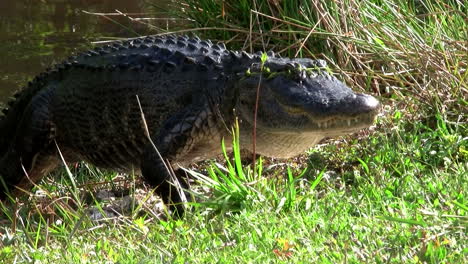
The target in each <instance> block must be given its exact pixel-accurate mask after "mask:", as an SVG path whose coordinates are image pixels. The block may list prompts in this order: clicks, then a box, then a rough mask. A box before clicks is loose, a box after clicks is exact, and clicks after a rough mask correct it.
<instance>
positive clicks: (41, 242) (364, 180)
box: [0, 0, 468, 263]
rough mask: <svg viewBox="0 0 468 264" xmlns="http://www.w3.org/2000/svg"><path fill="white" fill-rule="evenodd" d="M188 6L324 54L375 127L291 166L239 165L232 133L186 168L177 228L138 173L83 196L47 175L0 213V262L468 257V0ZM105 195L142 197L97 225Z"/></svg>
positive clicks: (75, 171) (106, 180)
mask: <svg viewBox="0 0 468 264" xmlns="http://www.w3.org/2000/svg"><path fill="white" fill-rule="evenodd" d="M182 2H183V3H186V4H183V5H179V7H180V6H182V7H184V9H183V12H182V13H181V12H179V13H178V14H179V15H181V16H186V17H189V18H191V19H192V20H193V23H194V25H195V26H197V27H211V28H217V30H213V29H212V30H199V31H197V34H200V35H203V36H204V37H207V38H212V39H215V40H223V41H227V42H228V46H230V47H235V48H244V49H246V50H248V51H249V50H250V49H252V50H270V49H272V50H275V51H276V52H279V53H280V54H281V55H284V56H289V57H293V56H296V55H297V56H303V57H312V58H321V59H325V60H327V61H328V62H329V64H330V67H331V68H332V69H334V71H337V72H339V73H340V77H341V78H342V79H343V80H345V81H346V82H347V83H348V84H349V85H350V86H351V87H353V89H355V90H358V91H365V92H366V93H370V94H373V95H376V96H379V98H380V100H381V101H382V103H383V105H384V107H383V112H382V115H381V116H379V117H378V120H377V124H376V126H375V127H373V128H372V129H370V130H367V131H365V132H362V133H359V134H358V135H354V136H349V137H344V138H341V139H333V140H329V141H327V142H326V144H322V145H320V146H317V147H316V148H314V149H313V150H311V151H310V152H309V153H308V155H307V156H304V157H301V158H299V159H293V160H290V161H288V163H286V164H281V163H279V162H283V161H276V160H269V159H265V158H259V159H257V161H256V165H255V166H253V165H252V164H245V163H243V162H242V161H241V155H240V151H239V147H242V146H239V142H238V141H237V139H238V138H237V137H234V139H235V140H234V142H233V146H234V151H233V154H232V156H229V155H227V153H225V154H224V159H220V160H216V161H210V162H208V164H207V166H206V170H205V169H197V170H194V169H190V168H187V172H188V173H189V174H192V175H193V178H194V180H195V181H196V184H195V186H194V187H195V188H194V193H195V194H194V195H195V196H196V197H197V202H196V203H193V204H191V207H192V210H189V212H188V213H187V215H186V216H185V217H184V218H182V219H178V220H176V219H172V218H171V217H170V216H168V215H166V214H165V213H160V214H158V213H156V210H155V208H154V207H155V205H154V198H153V196H152V194H151V190H148V188H146V187H144V186H143V184H142V183H141V180H140V179H139V178H138V177H135V176H134V175H129V176H123V175H119V174H115V173H107V172H101V171H99V170H97V169H95V168H90V167H87V166H86V165H80V166H78V167H76V168H72V170H71V173H72V175H73V177H74V179H75V181H76V186H77V187H76V188H73V187H70V186H73V184H72V183H71V182H70V177H68V176H66V175H65V174H63V173H57V174H54V175H51V176H49V177H48V178H47V179H45V180H44V181H43V182H42V183H41V185H40V188H41V189H43V192H41V193H44V194H43V196H45V197H46V198H40V197H39V198H37V192H36V196H32V197H31V198H30V199H29V200H27V201H19V202H18V203H16V204H15V205H13V206H8V207H7V206H3V207H2V208H1V211H2V212H3V213H4V215H5V217H3V218H2V219H4V220H0V221H2V222H1V223H0V263H2V261H3V262H4V263H15V262H16V263H30V262H34V261H37V262H38V263H117V262H119V263H236V262H238V263H284V262H286V263H466V262H467V261H468V257H467V255H468V250H467V245H468V236H467V235H466V234H467V226H468V217H467V210H468V201H467V193H466V190H467V189H468V178H467V176H466V175H468V133H467V116H468V111H467V105H468V103H467V101H468V99H467V94H468V91H467V75H468V73H467V71H466V67H467V61H468V55H467V54H468V52H467V42H466V40H467V39H468V30H467V28H468V25H467V21H468V20H467V15H466V14H467V13H468V10H467V8H468V7H467V5H466V4H465V3H463V2H461V1H439V0H432V1H400V0H394V1H352V0H350V1H318V0H313V1H263V0H256V1H238V2H236V3H237V4H236V5H233V4H232V3H233V2H230V1H215V0H201V1H191V0H186V1H182ZM298 3H301V4H300V5H299V4H298ZM187 26H190V25H187ZM233 134H238V132H236V130H235V129H234V130H233ZM220 149H222V144H221V142H220ZM254 167H255V173H254V171H253V170H254ZM90 182H91V184H90ZM103 189H104V190H109V189H110V190H114V189H123V190H130V191H129V193H130V195H131V197H135V198H134V199H132V200H131V201H133V202H134V204H133V205H132V206H131V207H130V209H129V211H128V212H125V213H119V214H117V215H116V216H113V217H109V218H107V219H105V220H99V221H94V220H91V218H90V217H89V214H88V211H87V210H88V209H89V208H91V207H97V208H98V211H102V212H103V210H104V208H105V207H106V206H107V205H106V202H105V201H102V200H101V199H98V198H96V197H87V196H89V195H87V194H88V193H94V192H97V191H98V190H103ZM36 190H37V188H36ZM70 190H71V191H70ZM138 190H139V191H142V192H143V193H144V194H143V195H141V196H138V195H136V194H135V193H137V191H138ZM73 192H76V193H77V195H75V196H74V195H72V194H73ZM80 204H81V205H83V206H84V207H80V206H79V205H80Z"/></svg>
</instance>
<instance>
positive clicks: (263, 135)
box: [240, 122, 326, 158]
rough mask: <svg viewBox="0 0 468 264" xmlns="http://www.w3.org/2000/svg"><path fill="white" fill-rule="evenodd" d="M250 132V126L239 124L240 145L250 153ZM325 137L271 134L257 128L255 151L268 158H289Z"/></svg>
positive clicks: (303, 134) (301, 133) (317, 134)
mask: <svg viewBox="0 0 468 264" xmlns="http://www.w3.org/2000/svg"><path fill="white" fill-rule="evenodd" d="M244 123H247V122H244ZM252 131H253V128H252V126H250V125H247V124H241V129H240V141H241V142H240V144H241V147H242V148H244V149H248V150H250V151H252ZM325 137H326V136H325V135H323V134H320V133H306V132H300V133H299V132H298V133H271V132H269V131H266V130H264V129H261V128H257V129H256V150H255V151H256V153H258V154H261V155H264V156H268V157H277V158H291V157H294V156H297V155H299V154H301V153H304V152H305V151H307V150H308V149H310V148H311V147H312V146H314V145H316V144H317V143H318V142H320V140H322V139H323V138H325Z"/></svg>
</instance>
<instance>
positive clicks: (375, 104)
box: [359, 94, 380, 110]
mask: <svg viewBox="0 0 468 264" xmlns="http://www.w3.org/2000/svg"><path fill="white" fill-rule="evenodd" d="M359 96H360V97H361V101H362V103H363V106H365V107H366V108H368V109H370V110H376V109H378V108H379V107H380V102H379V100H377V99H376V98H375V97H373V96H371V95H367V94H360V95H359Z"/></svg>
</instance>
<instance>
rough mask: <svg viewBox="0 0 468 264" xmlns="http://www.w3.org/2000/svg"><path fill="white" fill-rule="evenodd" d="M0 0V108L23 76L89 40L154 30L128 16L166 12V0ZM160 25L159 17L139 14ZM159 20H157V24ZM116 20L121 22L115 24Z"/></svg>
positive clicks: (21, 83) (24, 80) (28, 77)
mask: <svg viewBox="0 0 468 264" xmlns="http://www.w3.org/2000/svg"><path fill="white" fill-rule="evenodd" d="M147 2H148V0H147V1H144V0H139V1H135V0H41V1H40V0H0V108H1V104H2V103H5V102H6V101H7V100H8V97H9V96H11V95H12V94H13V93H14V92H15V91H17V90H19V89H20V88H21V87H23V86H24V85H25V84H26V83H27V81H28V80H31V79H32V78H33V77H34V76H35V75H37V74H38V73H40V72H42V71H44V70H45V68H47V67H50V66H51V65H53V64H54V63H58V62H61V61H62V60H63V59H65V58H67V57H68V56H70V55H71V54H73V53H75V52H77V51H81V50H84V49H87V48H90V47H92V44H91V42H93V41H100V40H106V39H109V38H111V37H112V38H114V37H123V38H127V37H136V36H138V35H148V34H155V33H158V32H160V31H158V30H157V29H154V28H153V27H149V26H147V25H144V24H142V23H139V22H131V21H130V19H128V18H125V17H122V16H108V17H109V18H110V19H112V20H115V21H116V22H118V23H116V22H112V21H110V20H109V19H106V18H104V17H102V16H96V15H89V14H86V13H84V12H82V11H83V10H85V11H89V12H98V13H115V12H116V11H115V10H116V9H117V10H119V11H121V12H123V13H130V16H131V17H133V18H149V17H155V16H157V17H167V15H165V14H164V11H165V10H166V11H167V5H166V4H165V2H167V0H166V1H164V0H163V1H161V0H159V1H158V0H151V1H150V2H151V4H148V3H147ZM143 22H145V23H151V24H153V25H155V26H160V27H164V24H165V23H166V22H167V21H164V20H157V21H155V20H143ZM157 23H159V24H162V25H158V24H157ZM119 24H121V25H119Z"/></svg>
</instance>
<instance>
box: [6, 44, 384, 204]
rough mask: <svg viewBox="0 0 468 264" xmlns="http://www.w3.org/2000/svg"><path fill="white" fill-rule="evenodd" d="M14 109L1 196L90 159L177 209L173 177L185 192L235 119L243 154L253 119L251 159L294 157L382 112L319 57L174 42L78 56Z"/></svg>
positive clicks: (9, 114)
mask: <svg viewBox="0 0 468 264" xmlns="http://www.w3.org/2000/svg"><path fill="white" fill-rule="evenodd" d="M257 91H258V96H259V97H258V101H257ZM9 105H10V106H9V107H8V108H5V109H3V113H4V114H3V115H2V116H1V117H0V198H1V199H5V198H7V197H8V196H9V197H12V196H16V195H18V194H19V193H21V192H25V191H27V190H28V189H30V188H31V187H32V186H33V185H34V184H35V183H37V182H38V181H39V180H40V179H41V178H42V177H43V176H44V175H46V174H47V173H48V172H50V171H52V170H54V169H55V168H56V167H57V166H58V165H60V164H62V163H63V162H62V160H64V161H66V162H77V161H81V160H84V161H87V162H89V163H91V164H93V165H95V166H96V167H99V168H106V169H111V170H115V171H122V172H128V171H137V172H138V173H140V174H141V175H142V176H143V178H144V179H145V180H146V181H147V183H149V184H150V185H151V186H152V187H154V188H155V192H156V193H157V194H158V195H160V196H161V198H162V199H163V201H164V202H165V203H166V204H170V205H171V206H172V207H171V208H173V209H174V210H175V211H177V210H180V211H182V210H183V208H181V207H180V203H181V201H182V200H183V199H182V198H181V194H179V192H177V191H174V187H173V183H171V182H172V180H174V179H172V180H171V177H173V176H171V175H173V174H171V173H170V171H171V170H173V171H174V172H176V173H175V175H177V176H176V177H177V179H179V180H180V181H179V182H180V183H181V185H182V187H183V188H188V187H189V186H188V184H187V182H186V177H184V176H183V173H180V172H181V171H182V169H181V168H182V167H185V166H188V165H190V164H191V163H194V162H198V161H201V160H206V159H210V158H213V157H216V156H217V155H219V154H220V153H221V147H220V142H221V140H222V139H223V138H226V139H228V138H230V137H231V132H230V131H231V128H232V126H233V124H234V123H235V122H236V121H235V120H239V129H240V142H241V146H242V147H244V148H245V149H247V151H248V150H250V151H252V143H253V139H252V129H253V128H254V123H255V124H256V125H255V129H256V139H255V141H256V143H255V144H256V150H255V151H256V153H258V154H261V155H264V156H269V157H278V158H289V157H293V156H296V155H298V154H301V153H304V152H305V151H306V150H307V149H309V148H311V147H312V146H313V145H315V144H317V143H318V142H319V141H320V140H322V139H323V138H326V137H335V136H340V135H344V134H349V133H353V132H356V131H358V130H360V129H363V128H366V127H369V126H370V125H371V124H372V123H373V122H374V119H375V116H376V115H377V113H378V110H379V101H378V100H377V99H375V98H374V97H372V96H370V95H366V94H358V93H354V92H353V91H352V90H351V89H350V88H349V87H348V86H346V85H345V84H344V83H342V82H341V81H339V80H338V79H337V78H336V77H334V76H333V74H331V72H330V70H329V69H328V68H327V66H326V63H325V62H324V61H322V60H312V59H307V58H294V59H290V58H283V57H281V56H278V55H277V54H274V53H272V52H268V53H255V54H252V53H247V52H245V51H232V50H228V49H226V47H225V45H224V44H222V43H217V44H215V43H212V42H211V41H208V40H201V39H199V38H198V37H188V36H173V35H169V36H156V37H155V36H151V37H142V38H136V39H130V40H125V41H119V42H115V43H111V44H108V45H105V46H102V47H97V48H94V49H92V50H89V51H87V52H83V53H80V54H78V55H76V56H72V57H70V58H69V59H67V60H66V61H65V62H63V63H60V64H58V65H56V66H54V67H52V68H51V69H48V70H47V71H45V72H44V73H42V74H40V75H38V76H37V77H35V78H34V79H33V80H32V81H30V82H29V83H28V85H27V87H26V88H25V89H23V90H22V91H20V92H19V93H17V94H16V95H15V98H14V99H13V100H12V101H11V102H10V103H9ZM255 111H256V118H255V117H254V113H255ZM225 142H226V143H227V142H230V140H225ZM226 147H227V149H228V150H229V149H230V148H231V146H230V145H229V144H227V145H226ZM156 149H157V150H158V151H159V154H158V152H157V151H156ZM62 158H63V159H62ZM167 166H169V168H168V167H167Z"/></svg>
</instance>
